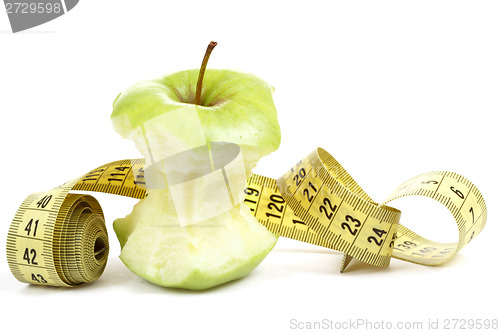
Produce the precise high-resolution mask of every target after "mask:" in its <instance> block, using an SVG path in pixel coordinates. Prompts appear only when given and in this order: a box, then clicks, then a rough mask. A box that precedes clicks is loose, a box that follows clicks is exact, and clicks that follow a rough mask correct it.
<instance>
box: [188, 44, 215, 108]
mask: <svg viewBox="0 0 500 333" xmlns="http://www.w3.org/2000/svg"><path fill="white" fill-rule="evenodd" d="M215 46H217V42H210V44H208V46H207V51H206V52H205V56H204V57H203V62H202V63H201V67H200V72H199V74H198V82H197V83H196V95H195V97H194V104H196V105H201V87H202V85H203V76H204V75H205V69H207V63H208V58H210V54H211V53H212V50H213V49H214V48H215Z"/></svg>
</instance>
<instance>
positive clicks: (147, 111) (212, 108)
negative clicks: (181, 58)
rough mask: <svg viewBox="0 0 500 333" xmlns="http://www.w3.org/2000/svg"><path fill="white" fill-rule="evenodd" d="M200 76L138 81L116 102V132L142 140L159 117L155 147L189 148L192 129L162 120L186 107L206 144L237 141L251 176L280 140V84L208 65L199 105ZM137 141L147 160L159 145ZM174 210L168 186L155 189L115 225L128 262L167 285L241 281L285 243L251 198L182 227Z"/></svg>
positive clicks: (123, 257) (199, 286)
mask: <svg viewBox="0 0 500 333" xmlns="http://www.w3.org/2000/svg"><path fill="white" fill-rule="evenodd" d="M197 80H198V70H187V71H182V72H178V73H174V74H171V75H168V76H164V77H162V78H160V79H157V80H148V81H141V82H139V83H137V84H135V85H133V86H132V87H130V88H129V89H127V90H126V91H125V92H123V93H122V94H120V95H119V96H118V97H117V98H116V100H115V102H114V103H113V113H112V115H111V119H112V122H113V126H114V128H115V130H116V131H117V132H118V133H119V134H121V135H122V136H123V137H125V138H129V139H132V140H134V138H136V137H135V136H134V135H135V134H134V133H137V128H140V126H141V125H143V124H145V123H146V122H148V123H151V122H153V123H155V127H154V128H155V129H154V130H151V131H150V132H148V140H149V138H152V139H153V140H154V141H155V145H154V147H162V144H164V143H165V142H167V143H165V144H166V145H169V144H170V146H171V147H170V148H172V146H183V143H185V146H186V147H189V146H192V142H190V140H191V137H192V135H193V133H192V132H190V131H189V130H187V129H186V130H184V127H183V125H182V124H180V123H179V125H177V123H175V129H174V131H175V135H174V136H172V135H171V134H172V133H169V132H168V130H165V129H164V127H162V123H161V121H160V120H158V119H160V118H162V117H160V116H162V115H164V114H166V113H168V112H172V111H178V110H180V111H181V115H182V114H183V113H182V112H186V114H187V112H189V114H192V113H194V114H197V116H198V117H197V118H199V122H200V125H201V127H202V131H203V134H202V135H204V139H205V141H206V143H208V144H209V143H211V142H231V143H236V144H237V145H238V146H239V147H240V149H241V153H242V157H243V162H244V165H245V169H246V176H247V178H248V176H249V175H250V173H251V169H252V168H253V167H255V165H256V164H257V161H258V160H259V159H260V158H261V157H263V156H265V155H268V154H270V153H271V152H273V151H274V150H276V149H277V148H278V147H279V144H280V140H281V134H280V128H279V123H278V118H277V113H276V108H275V107H274V103H273V99H272V93H273V91H274V89H273V87H272V86H270V85H269V84H267V83H266V82H265V81H263V80H261V79H259V78H258V77H256V76H254V75H252V74H247V73H242V72H237V71H232V70H210V69H207V70H206V72H205V76H204V80H203V90H202V99H201V104H202V105H194V104H193V102H194V96H195V89H196V82H197ZM155 118H156V119H155ZM176 119H179V120H180V122H182V121H187V120H185V119H184V117H181V118H176ZM163 124H164V123H163ZM170 124H171V123H170ZM157 125H158V126H157ZM185 125H187V124H185ZM186 127H188V126H186ZM136 146H137V148H138V149H139V150H140V151H141V153H142V154H143V156H145V157H146V160H147V156H148V149H150V148H151V147H150V146H148V147H145V146H144V144H139V143H138V142H136ZM174 148H175V147H174ZM157 149H158V150H162V149H163V148H157ZM149 153H151V152H149ZM243 171H245V170H243ZM242 176H244V173H242ZM146 183H148V178H147V177H146ZM193 190H195V189H193ZM241 191H243V188H241ZM193 192H195V191H193ZM200 195H203V193H200ZM207 200H218V198H217V197H208V198H207ZM172 207H173V201H172V194H171V193H170V190H169V188H168V187H167V188H164V189H151V188H149V189H148V196H147V197H146V198H144V199H142V200H141V201H140V202H139V203H137V204H136V205H135V207H134V210H133V211H132V212H131V213H130V214H129V215H128V216H126V217H125V218H121V219H117V220H116V221H115V222H114V224H113V227H114V230H115V233H116V235H117V237H118V239H119V241H120V245H121V247H122V252H121V254H120V258H121V260H122V261H123V262H124V264H125V265H126V266H127V267H128V268H129V269H130V270H131V271H132V272H134V273H135V274H137V275H139V276H141V277H142V278H144V279H146V280H148V281H150V282H152V283H155V284H158V285H160V286H166V287H174V288H184V289H191V290H201V289H207V288H211V287H215V286H218V285H220V284H223V283H226V282H228V281H231V280H235V279H238V278H241V277H243V276H245V275H247V274H248V273H250V272H251V271H252V270H253V269H255V267H257V266H258V265H259V263H260V262H261V261H262V260H263V259H264V258H265V257H266V255H267V254H268V253H269V252H270V251H271V249H272V248H273V247H274V245H275V244H276V242H277V240H278V236H277V235H274V234H272V233H271V232H270V231H268V230H267V229H266V228H265V227H264V226H263V225H262V224H260V223H259V222H258V221H257V220H256V219H255V217H253V215H252V214H251V212H250V210H249V208H248V207H247V206H246V205H245V204H244V203H243V202H241V203H239V204H238V205H236V206H234V207H233V208H232V209H230V210H229V211H227V212H225V213H224V214H221V215H219V216H216V217H214V218H211V219H209V220H206V221H203V222H201V223H200V224H194V225H188V226H184V227H180V226H179V221H178V220H177V216H176V213H175V209H174V210H172Z"/></svg>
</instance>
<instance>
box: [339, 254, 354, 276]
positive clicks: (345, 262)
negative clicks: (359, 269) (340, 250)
mask: <svg viewBox="0 0 500 333" xmlns="http://www.w3.org/2000/svg"><path fill="white" fill-rule="evenodd" d="M351 260H352V257H351V256H350V255H348V254H345V253H344V259H342V265H341V266H340V273H344V271H345V269H346V268H347V265H349V263H350V262H351Z"/></svg>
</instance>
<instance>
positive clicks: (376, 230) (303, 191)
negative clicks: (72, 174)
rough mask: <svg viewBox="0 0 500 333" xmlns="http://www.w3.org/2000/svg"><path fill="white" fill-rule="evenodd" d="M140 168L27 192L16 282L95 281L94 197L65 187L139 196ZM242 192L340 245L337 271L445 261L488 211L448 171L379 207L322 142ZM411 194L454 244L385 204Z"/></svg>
mask: <svg viewBox="0 0 500 333" xmlns="http://www.w3.org/2000/svg"><path fill="white" fill-rule="evenodd" d="M143 167H144V160H143V159H135V160H122V161H116V162H112V163H108V164H105V165H103V166H101V167H99V168H96V169H94V170H92V171H90V172H89V173H87V174H85V175H84V176H82V177H79V178H76V179H74V180H72V181H70V182H67V183H65V184H63V185H61V186H58V187H56V188H55V189H53V190H50V191H47V192H43V193H35V194H32V195H30V196H29V197H28V198H27V199H26V200H25V201H24V202H23V203H22V204H21V206H20V208H19V210H18V211H17V213H16V215H15V217H14V220H13V222H12V224H11V226H10V228H9V233H8V237H7V259H8V263H9V267H10V269H11V271H12V274H13V275H14V276H15V277H16V278H17V279H18V280H19V281H21V282H25V283H31V284H40V285H54V286H76V285H79V284H82V283H85V282H92V281H95V280H97V279H98V278H99V277H100V275H101V274H102V272H103V271H104V268H105V266H106V262H107V256H108V253H109V244H108V238H107V233H106V227H105V224H104V216H103V214H102V210H101V207H100V206H99V204H98V202H97V201H96V200H95V199H94V198H93V197H92V196H90V195H83V194H73V193H70V191H71V190H78V191H91V192H92V191H93V192H104V193H111V194H117V195H123V196H128V197H133V198H138V199H142V198H144V197H145V195H146V189H145V188H144V185H145V181H144V169H143ZM244 191H245V194H246V197H245V200H244V202H245V203H246V204H247V205H248V206H249V208H250V210H251V211H252V212H253V214H254V216H255V217H256V218H257V220H258V221H259V222H260V223H262V224H263V225H264V226H266V227H267V228H268V229H269V230H270V231H271V232H273V233H275V234H278V235H280V236H283V237H288V238H292V239H295V240H299V241H303V242H307V243H311V244H314V245H318V246H323V247H327V248H331V249H334V250H338V251H341V252H343V253H344V259H343V261H342V266H341V271H344V270H345V268H346V267H347V265H348V264H349V262H350V261H351V259H352V258H356V259H357V260H360V261H363V262H365V263H368V264H371V265H374V266H378V267H386V266H388V265H389V262H390V259H391V258H392V257H395V258H398V259H402V260H406V261H410V262H413V263H417V264H423V265H440V264H443V263H445V262H447V261H449V260H450V259H451V258H453V256H454V255H455V254H456V253H457V252H458V251H460V250H461V249H462V248H463V247H464V246H465V245H467V244H468V243H469V242H470V241H471V240H472V239H473V238H474V237H476V236H477V235H478V234H479V233H480V232H481V230H482V229H483V228H484V226H485V223H486V217H487V212H486V205H485V202H484V199H483V197H482V196H481V193H480V192H479V190H478V189H477V188H476V187H475V186H474V185H473V184H472V183H471V182H470V181H469V180H467V179H466V178H464V177H462V176H460V175H458V174H455V173H452V172H429V173H425V174H422V175H419V176H417V177H414V178H412V179H410V180H407V181H406V182H404V183H403V184H401V185H400V186H399V187H398V188H397V189H396V190H395V191H394V192H393V193H392V194H391V195H390V196H389V197H388V198H387V199H386V200H384V201H383V202H382V203H380V204H377V203H375V202H374V201H373V200H372V199H371V198H370V197H369V196H368V195H367V194H366V193H365V192H364V191H363V190H362V189H361V187H360V186H359V185H358V184H357V183H356V182H355V181H354V180H353V179H352V178H351V176H350V175H349V174H348V173H347V171H345V170H344V168H343V167H342V166H341V165H340V164H339V163H338V162H337V161H336V160H335V159H334V158H333V157H332V156H331V155H330V154H328V153H327V152H326V151H325V150H323V149H321V148H317V149H315V150H314V151H313V152H312V153H310V154H309V155H308V156H306V157H305V158H304V159H302V160H301V161H300V162H299V163H297V164H296V165H295V166H294V167H293V168H291V169H290V170H289V171H287V172H286V173H285V174H284V175H283V176H282V177H280V178H279V179H278V180H275V179H272V178H267V177H263V176H259V175H253V176H252V177H251V178H250V179H249V180H248V182H247V187H246V188H245V190H244ZM409 195H420V196H425V197H429V198H432V199H434V200H436V201H438V202H440V203H441V204H443V205H444V206H445V207H446V208H447V209H448V210H449V211H450V212H451V214H452V216H453V217H454V219H455V221H456V223H457V226H458V230H459V239H458V242H456V243H438V242H434V241H431V240H428V239H425V238H423V237H421V236H419V235H418V234H416V233H414V232H412V231H411V230H410V229H408V228H406V227H404V226H402V225H400V224H399V219H400V216H401V212H400V211H399V210H397V209H395V208H391V207H389V206H387V205H386V204H387V203H388V202H390V201H391V200H394V199H396V198H399V197H403V196H409Z"/></svg>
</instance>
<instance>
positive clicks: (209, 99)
mask: <svg viewBox="0 0 500 333" xmlns="http://www.w3.org/2000/svg"><path fill="white" fill-rule="evenodd" d="M197 80H198V70H197V69H193V70H186V71H181V72H177V73H174V74H170V75H167V76H164V77H162V78H159V79H156V80H145V81H140V82H138V83H136V84H135V85H133V86H131V87H130V88H129V89H127V90H126V91H125V92H123V93H122V94H120V95H119V96H118V97H117V98H116V100H115V101H114V103H113V113H112V114H111V119H112V122H113V126H114V128H115V130H116V131H117V132H118V133H119V134H121V135H122V136H123V137H129V135H130V134H131V133H132V132H133V131H134V129H135V128H137V127H138V126H140V125H141V124H143V123H145V122H146V121H148V120H150V119H153V118H155V117H157V116H160V115H162V114H165V113H167V112H170V111H174V110H177V109H179V108H193V109H195V110H197V112H198V116H199V118H200V121H201V126H202V128H203V132H204V135H205V139H206V141H207V142H208V143H210V142H232V143H236V144H238V145H239V146H240V147H241V149H242V153H243V158H244V160H245V164H246V167H247V171H249V170H251V169H253V168H254V167H255V165H256V163H257V160H258V159H259V158H261V157H262V156H265V155H268V154H270V153H271V152H273V151H275V150H276V149H278V147H279V145H280V141H281V132H280V127H279V123H278V117H277V112H276V108H275V106H274V103H273V98H272V93H273V91H274V88H273V87H272V86H271V85H269V84H268V83H266V82H265V81H263V80H262V79H260V78H258V77H257V76H255V75H252V74H249V73H244V72H238V71H234V70H219V69H207V70H206V72H205V76H204V79H203V89H202V94H201V96H202V99H201V105H195V104H193V103H194V96H195V90H196V82H197Z"/></svg>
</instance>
